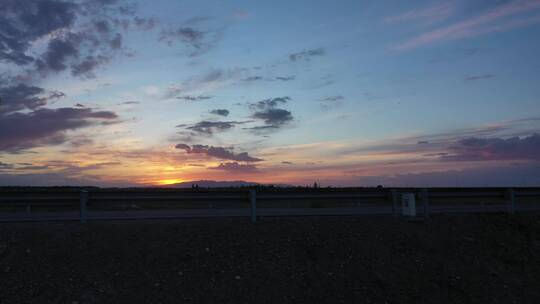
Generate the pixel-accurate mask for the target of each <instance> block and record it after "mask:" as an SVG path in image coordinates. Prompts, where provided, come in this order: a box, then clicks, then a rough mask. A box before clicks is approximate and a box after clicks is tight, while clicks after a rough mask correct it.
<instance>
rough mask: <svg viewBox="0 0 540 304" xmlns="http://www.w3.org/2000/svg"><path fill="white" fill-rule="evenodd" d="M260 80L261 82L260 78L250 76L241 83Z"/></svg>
mask: <svg viewBox="0 0 540 304" xmlns="http://www.w3.org/2000/svg"><path fill="white" fill-rule="evenodd" d="M260 80H263V78H262V76H250V77H247V78H244V79H242V81H247V82H253V81H260Z"/></svg>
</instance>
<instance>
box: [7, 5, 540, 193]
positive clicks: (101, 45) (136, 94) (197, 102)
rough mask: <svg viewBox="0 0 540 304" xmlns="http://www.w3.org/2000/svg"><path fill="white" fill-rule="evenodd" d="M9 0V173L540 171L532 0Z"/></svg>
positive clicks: (526, 179) (375, 180)
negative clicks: (374, 0)
mask: <svg viewBox="0 0 540 304" xmlns="http://www.w3.org/2000/svg"><path fill="white" fill-rule="evenodd" d="M0 3H1V4H0V21H1V24H3V25H2V27H1V28H0V69H1V71H0V97H1V103H0V185H96V186H103V187H106V186H155V185H158V186H164V185H174V184H178V183H182V182H190V181H197V180H216V181H225V180H226V181H231V180H243V181H249V182H259V183H269V184H286V185H308V184H313V182H314V181H317V182H318V183H320V184H322V185H333V186H369V185H379V184H383V185H415V186H423V185H432V186H433V185H448V184H451V185H452V186H456V185H461V186H474V185H476V186H490V185H500V184H505V185H506V184H508V183H513V184H515V185H538V184H540V157H539V155H540V135H538V134H539V133H540V118H539V117H540V111H539V109H540V100H539V99H538V96H540V86H538V83H540V63H539V60H538V54H539V53H540V40H539V39H537V37H538V34H539V33H540V18H538V16H540V1H538V0H510V1H503V2H499V1H495V2H493V1H472V2H471V1H465V0H458V1H406V2H405V1H404V2H400V3H396V2H388V1H381V2H364V1H352V0H350V1H338V2H328V1H308V0H304V1H294V2H291V1H272V2H261V1H194V0H193V1H191V0H190V1H182V2H178V1H171V0H158V1H137V0H117V1H86V0H81V1H71V0H70V1H59V0H58V1H57V0H51V1H44V0H36V1H29V0H25V1H20V3H23V4H24V5H23V4H18V3H19V1H7V2H4V1H2V2H0ZM53 4H54V5H53ZM49 6H51V7H49ZM29 11H30V12H31V15H32V18H30V17H28V15H27V12H29ZM28 18H30V19H31V20H34V21H33V22H28V21H27V20H30V19H28ZM50 20H55V21H54V22H52V21H50ZM7 37H10V38H9V39H8V38H7ZM509 46H511V47H509Z"/></svg>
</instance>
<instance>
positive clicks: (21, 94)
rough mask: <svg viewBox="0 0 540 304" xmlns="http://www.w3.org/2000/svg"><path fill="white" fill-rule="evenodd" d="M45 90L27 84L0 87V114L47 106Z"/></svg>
mask: <svg viewBox="0 0 540 304" xmlns="http://www.w3.org/2000/svg"><path fill="white" fill-rule="evenodd" d="M44 92H45V90H44V89H42V88H39V87H35V86H28V85H25V84H18V85H11V86H6V87H0V114H2V113H10V112H15V111H19V110H23V109H31V110H32V109H35V108H38V107H41V106H44V105H46V104H47V98H45V97H42V94H43V93H44Z"/></svg>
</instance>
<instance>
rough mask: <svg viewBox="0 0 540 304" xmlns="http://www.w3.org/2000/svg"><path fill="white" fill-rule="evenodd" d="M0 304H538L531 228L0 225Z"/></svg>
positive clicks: (376, 221) (453, 219)
mask: <svg viewBox="0 0 540 304" xmlns="http://www.w3.org/2000/svg"><path fill="white" fill-rule="evenodd" d="M0 303H2V304H3V303H81V304H82V303H540V216H515V217H509V216H507V215H503V214H501V215H468V216H458V215H454V216H438V217H434V218H432V219H431V220H429V221H426V222H409V221H407V220H405V219H394V218H391V217H321V218H267V219H262V220H261V221H260V222H259V223H258V224H257V225H255V226H253V225H251V224H250V223H249V222H248V220H247V219H204V220H170V221H133V222H94V223H89V224H88V225H86V226H81V225H80V224H78V223H19V224H13V223H11V224H0Z"/></svg>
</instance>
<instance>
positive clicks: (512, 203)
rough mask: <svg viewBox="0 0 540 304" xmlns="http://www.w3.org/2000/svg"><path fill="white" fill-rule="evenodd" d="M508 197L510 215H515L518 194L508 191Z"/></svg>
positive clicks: (511, 190)
mask: <svg viewBox="0 0 540 304" xmlns="http://www.w3.org/2000/svg"><path fill="white" fill-rule="evenodd" d="M507 196H508V204H509V206H508V213H510V214H515V213H516V193H515V192H514V189H508V190H507Z"/></svg>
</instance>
